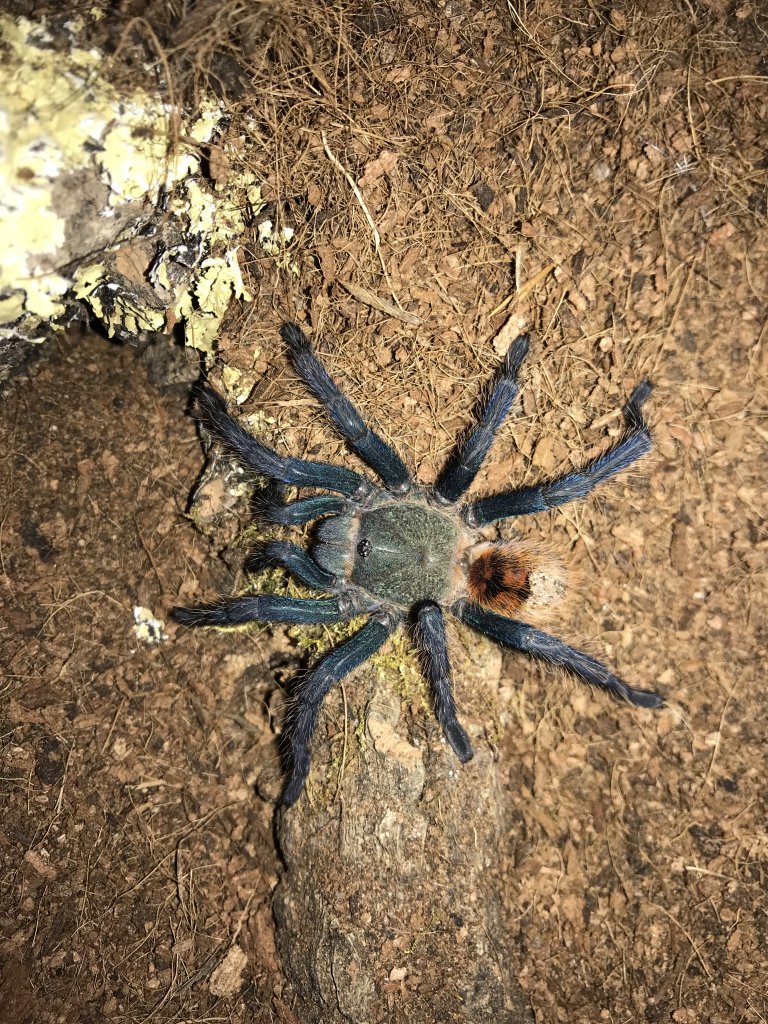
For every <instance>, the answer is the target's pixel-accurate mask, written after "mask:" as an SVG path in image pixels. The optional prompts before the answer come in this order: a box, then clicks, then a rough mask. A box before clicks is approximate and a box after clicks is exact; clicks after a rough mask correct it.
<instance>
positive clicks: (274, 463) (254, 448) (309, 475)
mask: <svg viewBox="0 0 768 1024" xmlns="http://www.w3.org/2000/svg"><path fill="white" fill-rule="evenodd" d="M197 401H198V405H199V406H200V409H201V411H202V413H203V417H204V419H205V422H206V423H207V424H208V426H209V427H210V428H211V430H212V431H213V433H214V435H215V436H216V437H217V438H218V439H219V440H220V441H221V442H222V443H223V444H224V445H226V447H227V448H229V449H230V451H231V452H232V453H233V454H234V455H235V456H236V458H237V459H238V461H239V462H240V463H241V464H242V465H243V466H247V467H248V468H249V469H252V470H253V471H254V472H256V473H259V474H261V475H262V476H268V477H270V478H271V479H272V480H278V481H280V482H281V483H284V484H292V485H293V486H294V487H322V488H325V489H326V490H329V491H336V492H337V493H338V494H344V495H346V496H347V497H353V496H355V497H357V496H359V495H361V494H367V493H370V492H371V491H372V490H374V487H373V484H372V483H371V481H369V480H366V479H365V477H363V476H361V475H360V474H359V473H355V472H354V470H351V469H346V468H345V467H344V466H334V465H333V464H332V463H330V462H311V461H310V460H308V459H297V458H294V457H293V456H290V455H279V454H278V453H277V452H276V451H274V449H272V448H269V447H267V445H265V444H262V443H261V441H257V440H256V438H255V437H251V435H250V434H249V433H248V431H247V430H245V429H244V428H243V427H242V426H241V425H240V424H239V423H238V422H237V420H235V419H233V418H232V417H231V416H230V415H229V413H228V412H227V404H226V402H225V401H224V399H223V398H222V397H221V395H219V394H218V393H217V392H216V391H214V390H213V389H212V388H201V389H200V391H199V392H198V393H197Z"/></svg>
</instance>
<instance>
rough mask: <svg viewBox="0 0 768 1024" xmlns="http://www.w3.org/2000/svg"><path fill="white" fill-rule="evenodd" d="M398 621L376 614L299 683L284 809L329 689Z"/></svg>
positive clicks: (304, 772)
mask: <svg viewBox="0 0 768 1024" xmlns="http://www.w3.org/2000/svg"><path fill="white" fill-rule="evenodd" d="M401 621H402V618H401V616H399V615H396V614H392V613H390V612H377V613H376V614H374V615H373V616H372V617H371V618H370V619H369V620H368V622H367V623H366V624H365V625H364V626H363V628H362V629H361V630H360V631H359V632H357V633H355V635H354V636H353V637H352V638H351V639H349V640H347V641H346V642H345V643H343V644H341V645H340V646H339V647H337V648H336V649H335V650H333V651H331V653H330V654H327V655H326V656H325V657H324V658H323V660H322V661H321V662H320V664H319V665H318V666H317V667H316V668H314V669H313V670H312V671H311V672H310V673H309V675H307V676H305V677H304V679H302V680H301V682H300V683H299V685H298V687H297V689H296V693H295V706H294V709H293V713H292V715H291V717H290V720H289V722H288V727H287V733H288V748H289V750H290V760H291V773H290V777H289V779H288V783H287V784H286V787H285V789H284V790H283V795H282V803H283V805H284V806H285V807H290V806H291V804H294V803H296V801H297V800H298V798H299V796H300V795H301V791H302V789H303V788H304V784H305V782H306V781H307V776H308V775H309V765H310V743H311V740H312V735H313V733H314V731H315V729H316V727H317V720H318V718H319V716H320V708H321V707H322V704H323V701H324V700H325V698H326V697H327V695H328V693H329V691H330V690H331V687H332V686H333V685H334V684H335V683H337V682H339V680H340V679H343V678H344V676H346V675H348V674H349V673H350V672H351V671H352V670H353V669H355V668H357V667H358V665H362V664H363V662H365V661H367V660H368V659H369V658H370V657H371V656H372V655H373V654H375V653H376V651H378V649H379V648H380V647H381V645H382V644H383V643H384V641H385V640H386V639H387V637H389V636H390V635H391V634H392V633H393V632H394V630H395V629H396V628H397V626H398V625H399V624H400V622H401Z"/></svg>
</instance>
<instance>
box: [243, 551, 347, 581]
mask: <svg viewBox="0 0 768 1024" xmlns="http://www.w3.org/2000/svg"><path fill="white" fill-rule="evenodd" d="M275 565H282V566H283V567H284V568H286V569H287V570H288V572H289V573H290V574H291V575H292V576H294V577H295V578H296V579H297V580H298V581H299V582H300V583H304V584H306V585H307V586H308V587H314V588H315V590H330V591H334V590H336V589H337V583H338V581H337V579H336V577H335V576H334V575H333V573H332V572H326V570H325V569H323V568H321V567H320V566H319V565H318V564H317V562H316V561H315V560H314V558H313V557H312V556H311V555H310V554H309V552H308V551H305V550H304V548H300V547H299V545H298V544H292V543H291V542H290V541H288V540H270V541H266V543H264V544H262V545H260V546H259V547H258V548H257V549H256V550H255V551H254V552H253V553H252V554H251V555H250V556H249V557H248V560H247V562H246V567H247V569H248V572H259V571H260V570H261V569H268V568H270V567H271V566H275Z"/></svg>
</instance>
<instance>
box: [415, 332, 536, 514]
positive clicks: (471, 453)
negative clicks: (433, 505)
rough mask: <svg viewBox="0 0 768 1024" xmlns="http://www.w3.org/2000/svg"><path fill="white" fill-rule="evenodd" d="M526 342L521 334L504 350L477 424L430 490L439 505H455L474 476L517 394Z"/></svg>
mask: <svg viewBox="0 0 768 1024" xmlns="http://www.w3.org/2000/svg"><path fill="white" fill-rule="evenodd" d="M529 341H530V338H529V336H528V335H527V334H521V335H520V336H519V337H518V338H517V339H516V340H515V341H513V342H512V344H511V345H510V346H509V348H508V349H507V354H506V356H505V357H504V367H503V369H502V372H501V375H500V376H499V378H498V380H497V381H496V383H495V385H494V387H493V391H492V392H491V396H490V398H489V399H488V403H487V404H486V406H485V409H484V411H483V415H482V417H481V418H480V421H479V422H478V423H477V425H476V426H475V427H474V428H473V429H472V430H471V431H470V433H469V435H468V437H467V438H466V440H465V441H464V443H463V445H462V446H461V447H460V448H458V449H457V450H456V451H455V452H454V453H453V455H452V456H451V458H450V460H449V462H448V464H447V466H446V467H445V469H444V470H443V471H442V473H441V474H440V476H439V477H438V480H437V483H436V484H435V485H434V487H433V491H434V493H435V494H436V496H437V497H438V499H439V500H440V501H443V502H445V503H447V504H449V503H453V502H454V501H458V500H459V498H460V497H461V496H462V494H464V493H465V492H466V491H467V490H468V489H469V487H470V485H471V484H472V481H473V480H474V479H475V477H476V476H477V472H478V470H479V469H480V467H481V466H482V464H483V460H484V459H485V457H486V455H487V454H488V452H489V451H490V448H491V445H492V444H493V439H494V438H495V436H496V434H497V433H498V430H499V427H501V424H502V423H503V422H504V417H505V416H506V415H507V413H508V412H509V409H510V406H511V405H512V402H513V401H514V400H515V396H516V395H517V392H518V390H519V388H518V383H517V375H518V371H519V370H520V366H521V364H522V362H523V359H525V356H526V354H527V352H528V344H529Z"/></svg>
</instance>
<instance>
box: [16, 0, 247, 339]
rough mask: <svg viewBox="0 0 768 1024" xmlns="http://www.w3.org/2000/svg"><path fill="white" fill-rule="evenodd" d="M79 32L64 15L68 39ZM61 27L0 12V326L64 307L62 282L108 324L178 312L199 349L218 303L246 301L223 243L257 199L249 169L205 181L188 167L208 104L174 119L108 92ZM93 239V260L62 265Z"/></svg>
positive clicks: (101, 73)
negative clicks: (143, 245)
mask: <svg viewBox="0 0 768 1024" xmlns="http://www.w3.org/2000/svg"><path fill="white" fill-rule="evenodd" d="M78 26H79V29H78ZM81 29H82V24H81V22H80V20H79V19H72V20H71V22H70V23H69V24H68V25H67V31H68V32H69V33H70V36H73V35H74V33H76V32H77V31H78V30H81ZM60 34H61V33H60V30H58V34H57V38H56V39H55V40H54V38H53V36H52V35H50V34H49V33H48V31H47V29H46V27H45V24H44V23H41V24H34V23H32V22H30V21H28V20H26V19H23V18H19V19H13V18H10V17H8V16H3V15H0V47H2V51H3V54H2V55H3V61H2V63H0V179H1V180H2V181H3V188H2V189H0V222H1V223H2V227H3V237H4V239H5V243H6V244H5V249H4V254H3V260H2V268H0V296H2V298H0V329H1V328H2V327H3V325H5V327H6V330H5V334H6V335H15V334H19V333H23V334H26V335H29V334H30V331H34V330H35V328H36V327H37V325H38V324H40V323H41V322H42V321H48V320H50V319H52V318H54V317H57V316H60V315H61V314H62V313H63V312H64V310H65V299H66V298H67V293H68V292H69V291H70V289H71V288H73V286H74V288H73V294H74V295H75V296H76V297H77V298H81V299H85V300H87V301H88V302H89V303H90V304H91V306H92V308H93V310H94V313H95V314H96V315H97V316H98V317H100V318H101V319H103V321H104V323H105V325H106V327H107V329H108V331H109V333H110V334H111V335H112V334H116V333H118V332H120V331H122V332H127V333H131V334H132V333H135V332H137V331H139V330H146V329H150V330H163V329H169V328H170V327H171V326H172V325H173V324H174V323H175V322H177V321H178V320H179V319H183V320H186V321H187V324H188V338H189V340H190V342H191V344H193V345H195V346H196V347H197V348H199V349H201V350H202V351H204V352H207V353H210V352H212V351H213V345H214V340H215V337H216V335H217V333H218V330H219V327H220V324H221V319H222V317H223V315H224V312H225V310H226V308H227V305H228V303H229V301H230V300H231V299H232V298H233V297H240V298H243V299H245V300H248V299H249V298H250V296H249V295H248V293H247V289H246V287H245V284H244V282H243V277H242V273H241V271H240V267H239V264H238V260H237V246H236V240H237V238H238V237H239V235H240V234H242V232H243V231H244V229H245V217H244V210H245V209H246V208H249V209H250V210H251V211H253V210H254V209H256V210H258V208H259V207H260V206H261V205H262V200H261V193H260V190H259V187H258V184H257V183H256V181H255V179H254V176H253V175H252V174H248V173H233V174H231V175H230V176H229V178H228V179H227V180H226V181H223V182H218V183H217V185H216V187H215V189H214V188H213V186H211V187H208V184H207V183H203V181H202V179H200V178H199V175H200V174H201V171H202V165H201V159H202V158H201V153H200V147H199V143H206V142H209V141H211V139H212V138H213V137H214V134H215V133H216V131H217V130H218V128H219V126H220V124H221V121H222V111H221V107H220V105H219V103H218V102H217V101H211V102H208V103H205V104H203V105H202V106H201V108H200V109H199V110H198V111H197V112H196V113H195V115H194V116H193V117H190V118H183V117H181V116H180V115H179V112H178V111H176V110H174V109H173V108H172V107H171V106H170V105H168V104H167V103H164V102H163V101H162V100H161V99H159V98H158V97H157V96H153V95H151V94H150V93H148V92H146V91H145V90H142V89H135V90H133V91H131V92H130V93H127V92H125V91H123V92H118V91H117V90H116V89H115V88H114V86H113V85H112V84H111V82H110V81H109V78H108V73H109V62H108V60H107V59H106V58H105V57H104V55H103V54H101V53H99V52H98V51H96V50H90V49H88V50H87V49H83V48H80V47H78V46H77V45H76V43H75V42H74V41H73V42H72V43H71V45H70V47H69V49H66V48H63V47H62V46H61V42H62V40H61V38H60ZM54 43H55V44H56V45H53V44H54ZM190 141H191V143H192V144H191V145H190ZM161 195H167V196H170V199H169V200H168V202H167V206H166V208H165V210H164V211H163V212H162V214H157V216H158V229H157V231H158V233H157V244H156V245H155V244H154V243H148V246H147V249H146V252H145V254H144V255H145V257H146V258H145V262H144V264H142V263H141V262H140V261H138V260H134V262H133V263H132V264H131V267H130V272H127V271H126V270H125V268H122V269H121V270H120V271H119V272H117V271H116V267H115V264H116V263H117V262H118V260H119V252H120V247H121V243H123V242H124V241H125V240H126V239H130V238H131V237H132V236H133V235H134V234H135V231H136V228H137V227H138V226H139V225H141V224H143V223H146V222H147V221H148V220H150V219H151V218H152V217H154V216H155V208H156V206H157V203H158V201H159V199H160V197H161ZM86 210H90V211H93V213H92V215H91V217H90V219H89V220H87V222H86V215H85V214H84V211H86ZM169 240H170V241H169ZM153 246H154V247H153ZM94 250H96V251H100V252H101V253H102V255H101V256H100V258H99V260H98V262H96V263H94V262H91V261H89V262H87V263H81V265H80V267H79V269H77V270H76V271H75V273H74V274H73V273H72V270H71V269H70V268H72V267H76V268H77V267H78V263H79V261H82V260H87V259H88V254H89V253H92V252H94ZM112 254H117V255H116V256H115V258H113V255H112ZM134 255H135V254H134ZM65 268H66V269H65ZM105 289H109V293H105ZM107 300H108V301H107Z"/></svg>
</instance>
